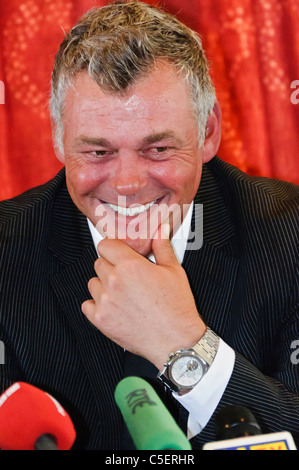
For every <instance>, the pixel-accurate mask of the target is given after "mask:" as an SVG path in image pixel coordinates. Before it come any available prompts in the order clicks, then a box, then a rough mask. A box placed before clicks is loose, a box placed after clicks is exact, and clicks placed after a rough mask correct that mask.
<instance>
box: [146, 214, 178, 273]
mask: <svg viewBox="0 0 299 470" xmlns="http://www.w3.org/2000/svg"><path fill="white" fill-rule="evenodd" d="M169 235H170V226H169V224H167V223H164V224H161V225H160V227H159V228H158V231H157V236H156V237H154V239H153V243H152V250H153V254H154V256H155V259H156V263H157V264H158V265H160V266H169V267H171V266H177V265H178V264H179V263H178V260H177V258H176V256H175V253H174V251H173V248H172V245H171V242H170V237H169Z"/></svg>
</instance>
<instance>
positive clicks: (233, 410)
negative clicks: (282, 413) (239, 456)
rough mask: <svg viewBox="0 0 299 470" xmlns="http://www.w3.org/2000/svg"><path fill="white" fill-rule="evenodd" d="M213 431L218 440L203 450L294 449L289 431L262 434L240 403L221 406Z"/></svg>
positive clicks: (252, 417) (206, 445) (205, 446)
mask: <svg viewBox="0 0 299 470" xmlns="http://www.w3.org/2000/svg"><path fill="white" fill-rule="evenodd" d="M215 431H216V437H217V439H218V441H215V442H210V443H207V444H205V445H204V446H203V450H296V446H295V443H294V440H293V437H292V436H291V434H290V433H289V432H287V431H283V432H277V433H270V434H262V430H261V428H260V426H259V425H258V423H257V421H256V419H255V417H254V415H253V414H252V413H251V411H249V410H248V409H247V408H245V407H244V406H241V405H230V406H227V407H225V408H223V409H222V410H221V411H220V412H219V413H218V415H216V417H215Z"/></svg>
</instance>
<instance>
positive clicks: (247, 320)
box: [0, 157, 299, 449]
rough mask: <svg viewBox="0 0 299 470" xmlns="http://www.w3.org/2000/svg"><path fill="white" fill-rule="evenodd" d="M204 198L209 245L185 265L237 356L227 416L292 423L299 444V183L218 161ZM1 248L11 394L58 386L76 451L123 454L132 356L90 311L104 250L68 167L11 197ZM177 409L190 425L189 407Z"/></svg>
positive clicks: (0, 381) (0, 222)
mask: <svg viewBox="0 0 299 470" xmlns="http://www.w3.org/2000/svg"><path fill="white" fill-rule="evenodd" d="M195 202H196V203H201V204H203V213H204V243H203V246H202V248H201V249H200V250H198V251H188V252H186V255H185V258H184V262H183V266H184V268H185V270H186V272H187V275H188V277H189V281H190V285H191V288H192V290H193V293H194V296H195V299H196V303H197V306H198V310H199V312H200V314H201V315H202V317H203V319H204V321H205V322H206V323H207V324H208V325H209V326H210V327H211V328H212V329H213V330H214V331H215V332H217V333H218V334H219V335H220V336H221V337H222V338H223V339H224V341H226V342H227V343H228V344H229V345H230V346H231V347H233V348H234V349H235V351H236V363H235V368H234V371H233V374H232V377H231V380H230V382H229V384H228V387H227V389H226V391H225V393H224V395H223V398H222V400H221V402H220V403H219V406H218V408H217V410H216V411H218V410H219V409H221V407H223V406H226V405H227V404H236V403H239V404H243V405H245V406H247V407H248V408H249V409H251V411H252V412H253V413H254V414H255V416H256V418H257V420H258V422H259V424H260V426H261V427H262V430H263V432H275V431H278V430H288V431H290V432H291V433H292V434H293V436H294V438H295V439H296V440H297V445H299V398H298V390H299V364H298V365H296V364H293V363H292V361H291V354H292V352H294V351H293V350H292V348H291V344H292V342H293V341H295V340H298V339H299V275H298V239H299V187H297V186H295V185H291V184H287V183H284V182H279V181H271V180H269V179H263V178H253V177H249V176H247V175H245V174H243V173H242V172H240V171H239V170H237V169H236V168H234V167H232V166H230V165H228V164H226V163H224V162H222V161H221V160H220V159H218V158H217V157H215V158H214V159H213V160H212V161H211V162H210V163H209V164H207V165H205V167H204V171H203V178H202V182H201V185H200V189H199V191H198V194H197V196H196V201H195ZM0 243H1V251H0V256H1V264H0V266H1V273H0V289H1V298H0V339H1V340H2V341H3V342H4V343H5V365H0V373H1V376H0V385H1V389H2V390H4V389H6V388H7V387H8V386H9V385H10V384H11V383H12V382H14V381H17V380H23V381H27V382H30V383H31V384H33V385H36V386H37V387H40V388H42V389H44V390H46V391H48V392H49V393H51V394H52V395H53V396H54V397H56V398H57V399H58V401H60V402H61V404H62V405H63V406H64V408H65V409H66V410H67V411H68V412H69V414H70V416H71V418H72V420H73V422H74V424H75V427H76V430H77V435H78V437H77V441H76V447H77V448H81V449H84V448H85V449H97V448H101V449H119V448H120V446H121V432H120V429H121V426H122V421H121V417H120V415H119V412H118V410H117V407H116V405H115V403H114V398H113V394H114V389H115V386H116V385H117V383H118V382H119V380H121V378H122V376H123V367H124V353H123V351H122V349H121V348H119V347H118V346H117V345H115V344H114V343H113V342H111V341H110V340H108V339H107V338H106V337H104V336H103V335H102V334H101V333H100V332H99V331H98V330H97V329H95V328H94V327H93V326H92V325H91V324H90V323H89V322H88V321H87V319H86V318H85V316H84V315H83V314H82V313H81V309H80V306H81V303H82V302H83V301H84V300H86V299H87V298H89V297H90V296H89V292H88V289H87V282H88V280H89V279H90V278H91V277H93V276H94V275H95V273H94V270H93V263H94V260H95V259H96V252H95V248H94V246H93V243H92V239H91V236H90V232H89V230H88V226H87V223H86V219H85V217H84V216H83V215H82V214H81V213H80V212H79V211H78V210H77V208H76V207H75V206H74V204H73V202H72V201H71V199H70V197H69V195H68V192H67V189H66V186H65V177H64V171H61V172H60V173H59V174H58V175H57V176H56V177H55V178H54V179H53V180H52V181H50V182H49V183H47V184H46V185H44V186H42V187H40V188H36V189H33V190H30V191H29V192H27V193H25V194H23V195H21V196H20V197H18V198H15V199H13V200H10V201H5V202H2V203H1V204H0ZM161 314H162V312H161ZM298 356H299V354H298ZM293 362H294V361H293ZM177 411H178V416H177V419H178V420H179V422H180V423H181V424H182V425H185V424H186V415H187V414H186V412H185V411H184V410H183V409H181V408H180V406H179V405H177ZM214 439H215V434H214V416H213V417H212V418H211V420H210V422H209V423H208V425H207V426H206V428H205V429H204V430H203V431H202V432H201V433H200V435H199V436H197V437H195V438H194V439H193V440H192V442H193V445H194V448H200V447H201V445H202V444H203V443H204V442H207V441H211V440H214Z"/></svg>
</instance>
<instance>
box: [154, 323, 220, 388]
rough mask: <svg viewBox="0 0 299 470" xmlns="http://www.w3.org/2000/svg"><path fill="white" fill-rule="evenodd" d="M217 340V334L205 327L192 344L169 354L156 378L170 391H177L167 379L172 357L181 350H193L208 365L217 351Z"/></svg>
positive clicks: (218, 339)
mask: <svg viewBox="0 0 299 470" xmlns="http://www.w3.org/2000/svg"><path fill="white" fill-rule="evenodd" d="M219 341H220V338H219V336H217V335H216V333H214V332H213V331H212V330H211V329H210V328H209V327H207V330H206V332H205V334H204V335H203V336H202V338H201V339H200V340H199V341H198V342H197V343H196V344H195V345H194V346H192V347H191V348H187V349H184V348H182V349H179V350H177V351H176V352H172V353H170V354H169V357H168V360H167V362H166V363H165V364H164V369H163V370H162V372H159V373H158V375H157V378H159V379H160V380H162V382H163V383H164V384H165V385H166V386H167V387H168V388H170V389H171V390H172V391H174V392H176V391H178V387H177V386H176V385H175V384H174V383H173V382H172V381H171V380H170V379H169V376H168V366H169V364H170V363H171V360H172V358H173V357H174V356H176V355H177V354H180V353H182V352H183V351H195V352H196V354H198V355H199V356H200V358H201V359H203V360H204V361H205V362H206V363H207V364H208V366H209V367H210V366H211V365H212V362H213V360H214V358H215V356H216V353H217V351H218V347H219Z"/></svg>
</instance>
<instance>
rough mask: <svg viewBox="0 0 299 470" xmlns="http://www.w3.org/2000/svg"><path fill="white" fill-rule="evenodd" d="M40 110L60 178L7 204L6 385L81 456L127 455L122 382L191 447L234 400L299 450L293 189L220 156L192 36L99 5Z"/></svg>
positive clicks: (173, 22)
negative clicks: (46, 414)
mask: <svg viewBox="0 0 299 470" xmlns="http://www.w3.org/2000/svg"><path fill="white" fill-rule="evenodd" d="M50 105H51V117H52V123H53V137H54V147H55V151H56V155H57V157H58V158H59V160H60V161H61V162H62V163H63V164H64V169H63V170H62V171H61V172H60V173H59V174H58V175H57V176H56V177H55V178H54V179H53V180H51V181H50V182H48V183H47V184H46V185H44V186H42V187H40V188H34V189H33V190H31V191H29V192H27V193H25V194H23V195H21V196H19V197H18V198H16V199H14V200H10V201H4V202H3V203H1V206H0V223H1V232H0V235H1V238H0V242H1V249H2V266H1V278H0V282H1V286H2V287H1V299H0V302H1V304H0V339H1V341H2V342H3V344H5V364H3V365H1V376H0V385H1V389H2V390H5V389H6V388H7V387H8V386H9V385H11V383H13V382H14V381H16V380H23V381H26V382H29V383H31V384H33V385H36V386H38V387H40V388H43V389H44V390H46V391H48V392H49V393H51V395H52V396H54V397H55V398H57V399H58V401H60V403H61V404H62V405H63V406H64V408H65V409H66V410H67V411H68V413H69V414H70V416H71V418H72V420H73V422H74V425H75V428H76V431H77V440H76V443H75V447H76V448H78V449H114V450H117V449H122V448H130V447H127V446H128V445H129V446H130V445H131V444H128V442H129V441H128V440H127V437H126V433H124V431H125V426H124V422H123V420H122V417H121V414H120V412H119V410H118V408H117V406H116V403H115V400H114V390H115V388H116V386H117V384H118V382H119V381H120V380H121V379H122V378H123V377H124V376H127V375H140V376H141V377H144V378H145V379H146V380H148V381H150V382H151V384H153V386H154V387H155V388H156V389H157V391H158V393H159V394H160V396H161V397H162V399H163V400H164V402H165V404H166V406H167V407H168V408H169V409H170V410H171V413H173V416H174V417H175V419H176V420H177V422H178V424H179V425H180V426H181V427H182V429H183V430H184V432H185V433H186V434H187V435H188V437H189V438H190V439H191V442H192V446H193V448H194V449H200V448H201V447H202V444H204V443H205V442H207V441H210V440H215V439H216V437H217V436H216V428H215V417H216V416H217V414H218V412H219V411H220V410H222V409H223V408H224V407H226V406H227V405H230V404H241V405H243V406H245V407H248V408H249V409H250V410H251V412H253V414H254V415H255V416H256V418H257V420H258V421H259V424H260V425H261V427H262V430H263V432H275V431H279V430H287V431H290V432H291V433H292V434H293V437H294V438H295V439H296V440H297V439H298V440H299V399H298V388H299V386H298V384H299V373H298V370H299V369H298V367H296V366H294V364H293V362H292V361H291V355H292V350H291V345H292V344H293V342H294V341H295V340H296V339H297V338H298V337H299V310H298V305H299V298H298V292H299V278H298V233H299V226H298V220H299V217H298V215H299V214H298V208H299V188H298V187H297V186H295V185H291V184H289V183H286V182H281V181H274V180H270V179H266V178H253V177H249V176H247V175H245V174H244V173H242V172H241V171H239V170H238V169H237V168H235V167H233V166H231V165H229V164H227V163H225V162H222V161H221V160H220V159H219V158H218V157H217V156H216V153H217V151H218V147H219V144H220V134H221V132H220V131H221V110H220V106H219V103H218V101H217V99H216V97H215V91H214V88H213V85H212V82H211V79H210V77H209V73H208V66H207V61H206V58H205V55H204V52H203V50H202V45H201V42H200V39H199V37H198V36H197V34H195V33H194V32H193V31H191V30H190V29H189V28H187V27H186V26H185V25H183V24H182V23H180V22H179V21H178V20H177V19H176V18H174V17H173V16H172V15H169V14H167V13H165V12H163V11H162V10H160V9H158V8H155V7H152V6H149V5H147V4H145V3H142V2H115V3H111V4H109V5H107V6H105V7H103V8H95V9H93V10H91V11H89V12H87V13H86V14H85V15H84V16H83V18H81V19H80V20H79V22H78V24H77V25H75V26H74V28H73V29H72V30H71V31H70V32H69V34H67V35H66V37H65V39H64V41H63V42H62V44H61V46H60V49H59V51H58V53H57V56H56V59H55V64H54V70H53V75H52V94H51V103H50ZM202 208H203V214H204V216H203V227H202V225H201V223H200V222H199V221H201V217H200V214H201V213H202ZM191 234H195V238H197V239H200V240H201V241H202V242H201V243H199V244H195V245H194V244H192V243H191V244H190V243H189V237H190V235H191Z"/></svg>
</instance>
